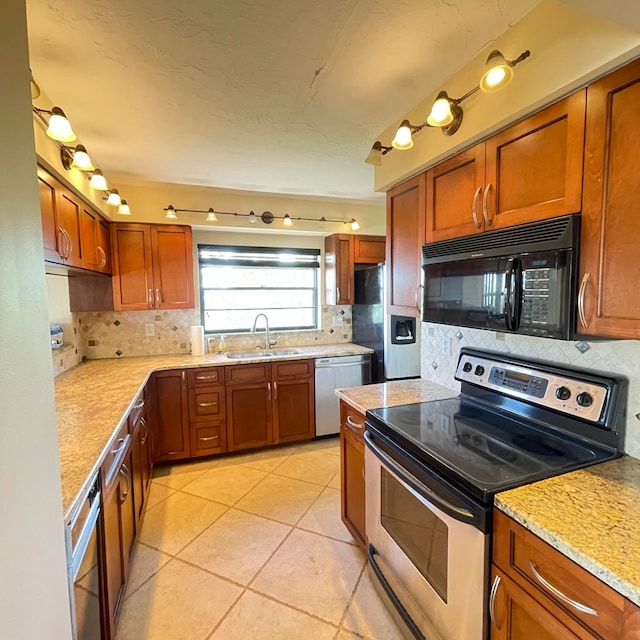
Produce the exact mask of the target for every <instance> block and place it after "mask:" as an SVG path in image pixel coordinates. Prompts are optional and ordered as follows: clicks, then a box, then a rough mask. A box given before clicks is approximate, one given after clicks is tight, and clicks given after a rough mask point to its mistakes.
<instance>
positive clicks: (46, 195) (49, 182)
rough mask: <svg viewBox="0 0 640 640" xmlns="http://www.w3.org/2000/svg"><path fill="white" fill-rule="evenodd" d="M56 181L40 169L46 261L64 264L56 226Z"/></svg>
mask: <svg viewBox="0 0 640 640" xmlns="http://www.w3.org/2000/svg"><path fill="white" fill-rule="evenodd" d="M55 184H56V183H55V181H54V180H53V179H52V178H51V176H50V175H49V174H48V173H45V172H44V171H43V170H42V169H38V190H39V192H40V214H41V216H42V236H43V237H42V239H43V244H44V259H45V260H47V261H49V262H55V263H58V264H60V263H62V262H63V260H62V255H63V253H64V252H63V249H62V246H61V245H59V243H62V240H63V238H62V237H61V235H60V234H61V231H60V230H59V229H58V225H57V224H56V188H55Z"/></svg>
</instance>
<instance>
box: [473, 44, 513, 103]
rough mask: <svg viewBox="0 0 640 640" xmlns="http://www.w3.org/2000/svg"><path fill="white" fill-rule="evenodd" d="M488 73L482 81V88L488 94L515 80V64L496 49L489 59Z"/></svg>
mask: <svg viewBox="0 0 640 640" xmlns="http://www.w3.org/2000/svg"><path fill="white" fill-rule="evenodd" d="M486 67H487V68H486V71H485V72H484V75H483V76H482V78H481V79H480V88H481V89H482V90H483V91H485V92H486V93H492V92H493V91H498V90H500V89H502V87H506V86H507V85H508V84H509V83H510V82H511V80H512V79H513V75H514V72H513V64H512V63H511V62H509V61H508V60H506V59H505V57H504V56H503V55H502V53H501V52H500V51H498V50H497V49H495V50H494V51H492V52H491V53H490V54H489V57H488V58H487V65H486Z"/></svg>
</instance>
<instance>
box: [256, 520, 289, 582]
mask: <svg viewBox="0 0 640 640" xmlns="http://www.w3.org/2000/svg"><path fill="white" fill-rule="evenodd" d="M294 530H295V527H291V529H290V531H289V532H288V533H287V535H286V536H285V537H284V538H283V539H282V540H281V542H280V544H279V545H278V546H277V547H276V548H275V549H274V550H273V552H272V553H271V555H270V556H269V557H268V558H267V559H266V560H265V561H264V562H263V563H262V564H261V565H260V568H259V569H258V570H257V571H256V573H255V575H254V576H253V578H251V580H249V582H248V583H247V589H248V588H250V587H251V585H252V584H253V583H254V582H255V581H256V580H257V579H258V576H259V575H260V574H261V573H262V570H263V569H264V568H265V567H266V566H267V564H269V562H270V561H271V559H272V558H273V557H274V556H275V555H276V553H278V550H279V549H280V548H281V547H282V545H283V544H284V543H285V542H286V541H287V540H288V539H289V538H290V537H291V534H292V533H293V532H294Z"/></svg>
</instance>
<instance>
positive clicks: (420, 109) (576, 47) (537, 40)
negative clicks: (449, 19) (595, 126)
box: [371, 0, 640, 191]
mask: <svg viewBox="0 0 640 640" xmlns="http://www.w3.org/2000/svg"><path fill="white" fill-rule="evenodd" d="M608 6H611V3H608ZM636 13H637V9H636ZM493 49H500V50H501V51H502V52H503V53H504V54H505V56H507V58H511V59H512V58H515V57H517V56H518V55H519V54H520V53H521V52H522V51H524V50H525V49H529V50H530V51H531V57H530V58H529V59H527V60H525V61H524V62H522V63H521V64H519V65H518V66H517V67H516V68H515V72H516V73H515V77H514V79H513V81H512V82H511V84H509V85H508V86H507V87H505V88H504V89H502V90H501V91H499V92H496V93H492V94H488V93H482V92H478V93H476V94H475V95H473V96H471V97H470V98H469V99H468V100H465V101H464V102H463V103H462V105H461V106H462V108H463V110H464V119H463V122H462V125H461V126H460V129H459V130H458V132H457V133H455V134H454V135H453V136H449V137H448V136H445V135H442V133H440V132H439V131H437V130H435V129H429V128H427V129H424V130H422V131H421V132H419V133H417V134H416V135H414V136H413V140H414V146H413V148H412V149H409V150H406V151H396V150H394V151H392V152H391V153H389V154H387V155H385V156H384V158H383V160H382V166H381V167H376V168H375V180H374V182H375V189H376V190H377V191H385V190H387V189H389V188H390V187H391V186H393V185H394V184H397V183H398V182H400V181H401V180H403V179H404V178H407V177H409V176H411V175H415V174H416V173H419V172H420V171H422V170H423V169H426V168H427V167H429V166H432V165H434V164H436V163H437V162H439V161H441V160H442V159H444V158H446V157H448V156H451V155H453V154H454V153H456V152H457V151H460V150H462V149H464V148H467V147H469V146H471V145H472V144H474V143H475V142H477V141H479V140H481V139H482V138H485V137H487V136H489V135H490V134H492V133H494V132H496V131H498V130H500V129H503V128H505V127H506V126H507V125H508V124H510V123H512V122H514V121H516V120H519V119H521V118H523V117H524V116H525V115H527V114H528V113H532V112H533V111H537V110H538V109H540V108H542V107H543V106H545V105H548V104H551V103H552V102H555V101H556V100H558V99H560V98H561V97H563V96H565V95H568V94H570V93H572V92H573V91H575V90H576V89H578V88H579V87H581V86H585V85H586V84H588V83H589V82H590V81H592V80H593V79H595V78H597V77H600V76H602V75H604V74H605V73H607V72H608V71H611V70H612V69H614V68H616V67H618V66H621V65H622V64H623V63H624V62H625V61H629V60H631V59H633V58H635V57H637V56H638V55H640V33H638V32H636V31H632V30H630V28H628V27H623V26H621V25H619V24H614V23H612V22H608V21H606V20H602V19H599V18H595V17H593V16H591V15H588V14H586V13H584V12H582V11H580V10H578V9H575V8H573V7H569V6H567V5H565V4H563V3H561V2H558V1H557V0H543V1H542V2H541V3H540V4H539V5H537V6H536V7H535V8H534V9H533V10H532V11H531V12H530V13H529V14H527V15H526V16H525V17H524V18H522V19H521V20H520V21H518V22H517V23H515V24H514V25H513V26H512V27H511V28H510V29H509V30H508V31H506V32H505V33H504V34H503V35H502V36H500V37H499V38H498V39H496V40H495V41H493V42H490V43H488V44H487V46H486V47H485V48H484V49H483V50H482V51H481V52H480V53H479V54H478V55H477V56H476V57H474V58H473V59H472V60H470V61H469V62H468V64H466V65H465V66H464V67H463V68H462V69H461V70H460V71H459V72H458V73H456V74H454V75H453V76H452V77H451V78H450V79H449V80H447V81H446V82H445V83H444V84H443V85H442V86H438V87H431V88H430V89H431V90H430V91H429V88H428V87H427V88H426V91H429V93H428V95H427V96H426V97H425V99H424V100H423V101H422V102H421V103H420V104H419V105H417V106H416V107H415V108H414V109H412V110H411V111H410V112H409V113H408V114H407V115H405V116H403V117H402V118H399V119H398V121H397V122H395V123H393V124H391V125H390V126H389V128H388V129H387V130H386V131H384V132H383V133H382V134H381V135H380V137H379V140H380V141H381V142H382V144H383V145H390V144H391V140H392V139H393V136H394V135H395V132H396V129H397V127H398V125H399V124H400V121H401V120H402V119H403V118H408V119H409V121H410V122H411V123H412V124H420V123H422V122H424V121H425V120H426V117H427V115H428V113H429V112H430V110H431V106H432V104H433V102H434V100H435V97H436V95H437V93H438V91H440V90H441V89H444V90H446V91H447V92H448V94H449V96H451V97H452V98H457V97H460V96H462V95H464V94H465V93H467V91H469V90H470V89H471V88H472V87H474V86H476V85H477V84H478V81H479V80H480V78H481V76H482V74H483V72H484V68H485V61H486V59H487V55H488V54H489V52H490V51H491V50H493ZM371 142H372V144H373V142H374V141H373V140H372V141H371Z"/></svg>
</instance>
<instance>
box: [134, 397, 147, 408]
mask: <svg viewBox="0 0 640 640" xmlns="http://www.w3.org/2000/svg"><path fill="white" fill-rule="evenodd" d="M142 407H144V398H143V399H141V400H138V402H136V403H135V404H134V405H133V408H134V409H142Z"/></svg>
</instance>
